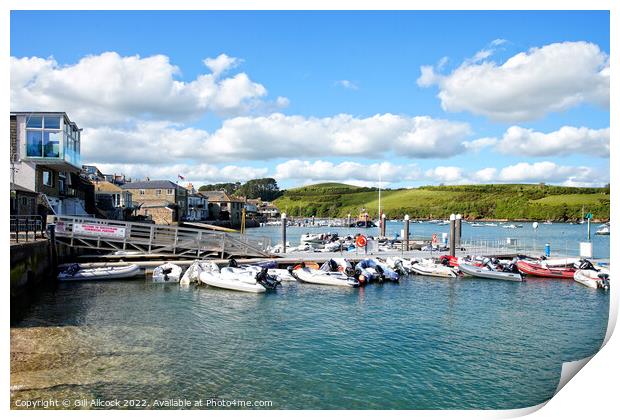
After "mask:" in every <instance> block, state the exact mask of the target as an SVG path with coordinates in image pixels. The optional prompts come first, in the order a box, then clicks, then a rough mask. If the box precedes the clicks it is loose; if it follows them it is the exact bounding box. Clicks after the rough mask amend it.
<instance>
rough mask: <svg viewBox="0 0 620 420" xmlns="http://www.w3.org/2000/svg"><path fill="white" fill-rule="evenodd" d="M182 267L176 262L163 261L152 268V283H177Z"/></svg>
mask: <svg viewBox="0 0 620 420" xmlns="http://www.w3.org/2000/svg"><path fill="white" fill-rule="evenodd" d="M181 274H183V269H182V268H181V267H179V266H178V265H176V264H172V263H165V264H162V265H160V266H159V267H156V268H155V269H154V270H153V282H154V283H178V282H179V280H180V279H181Z"/></svg>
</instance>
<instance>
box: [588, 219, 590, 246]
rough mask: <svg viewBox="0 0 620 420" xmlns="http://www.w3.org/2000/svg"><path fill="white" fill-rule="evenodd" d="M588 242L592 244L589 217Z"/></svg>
mask: <svg viewBox="0 0 620 420" xmlns="http://www.w3.org/2000/svg"><path fill="white" fill-rule="evenodd" d="M588 242H590V218H589V217H588Z"/></svg>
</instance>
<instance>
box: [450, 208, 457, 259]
mask: <svg viewBox="0 0 620 420" xmlns="http://www.w3.org/2000/svg"><path fill="white" fill-rule="evenodd" d="M455 225H456V215H455V214H454V213H452V214H451V215H450V256H451V257H454V255H455V250H456V232H455V230H456V229H455Z"/></svg>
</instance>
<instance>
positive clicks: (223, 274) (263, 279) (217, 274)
mask: <svg viewBox="0 0 620 420" xmlns="http://www.w3.org/2000/svg"><path fill="white" fill-rule="evenodd" d="M267 271H268V268H266V267H263V268H261V269H260V271H259V272H256V271H254V270H248V269H244V268H236V267H224V268H222V269H221V270H219V269H218V270H215V269H213V270H210V271H204V272H202V273H200V281H201V282H202V283H204V284H206V285H208V286H211V287H217V288H219V289H228V290H235V291H238V292H249V293H264V292H266V291H267V290H272V289H275V288H276V287H277V286H278V284H280V282H279V281H278V280H277V279H275V278H273V277H271V276H269V275H268V274H267Z"/></svg>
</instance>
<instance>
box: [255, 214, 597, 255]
mask: <svg viewBox="0 0 620 420" xmlns="http://www.w3.org/2000/svg"><path fill="white" fill-rule="evenodd" d="M403 223H404V222H388V223H387V226H386V231H387V236H389V237H393V236H394V234H399V235H400V231H401V229H403ZM506 224H510V223H506ZM515 224H522V225H523V228H520V229H505V228H502V227H501V225H499V226H497V227H491V226H484V227H471V225H470V224H469V223H463V229H462V238H463V240H468V241H469V240H502V241H504V240H505V239H506V238H516V239H517V240H518V243H519V246H520V247H521V246H523V247H525V248H527V249H531V248H535V249H537V250H538V251H539V252H541V253H542V251H543V250H544V246H545V244H546V243H549V245H550V246H551V252H552V253H553V254H561V255H578V254H579V242H583V241H585V240H586V238H587V224H583V225H579V224H576V225H569V224H567V223H553V224H551V225H543V224H542V223H539V226H538V229H533V228H532V223H529V222H519V223H515ZM599 225H600V224H599V223H592V224H591V228H590V229H591V240H592V247H593V256H594V257H595V258H609V236H599V235H595V234H594V232H595V231H596V229H597V228H598V227H599ZM281 229H282V228H281V227H280V226H264V227H260V228H255V229H248V234H249V235H251V236H266V237H268V238H270V240H271V243H272V244H277V243H281V242H282V237H281ZM449 229H450V226H448V225H444V226H439V225H436V224H433V223H411V224H410V227H409V231H410V235H411V236H413V237H426V238H430V237H431V235H432V234H433V233H435V234H437V236H438V237H439V238H441V234H442V233H446V234H447V233H448V232H449ZM308 232H310V233H325V232H337V233H338V234H340V235H350V234H351V235H354V234H356V233H359V232H362V233H364V234H365V235H373V236H377V235H378V234H379V228H370V229H354V228H351V229H349V228H336V227H294V226H289V227H288V228H287V242H289V243H290V244H291V246H295V245H299V238H300V236H301V235H303V234H304V233H308Z"/></svg>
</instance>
